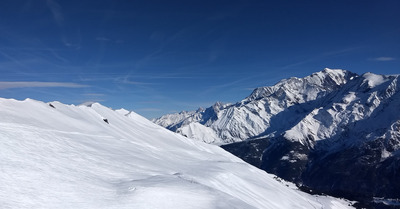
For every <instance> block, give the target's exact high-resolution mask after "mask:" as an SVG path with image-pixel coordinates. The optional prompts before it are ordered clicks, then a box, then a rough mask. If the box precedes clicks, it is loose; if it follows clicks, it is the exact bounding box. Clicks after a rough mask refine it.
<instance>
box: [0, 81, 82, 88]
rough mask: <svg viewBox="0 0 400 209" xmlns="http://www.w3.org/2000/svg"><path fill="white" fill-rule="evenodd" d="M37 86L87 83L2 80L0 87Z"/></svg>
mask: <svg viewBox="0 0 400 209" xmlns="http://www.w3.org/2000/svg"><path fill="white" fill-rule="evenodd" d="M36 87H64V88H84V87H89V86H87V85H82V84H77V83H64V82H38V81H29V82H26V81H20V82H18V81H17V82H8V81H0V89H13V88H36Z"/></svg>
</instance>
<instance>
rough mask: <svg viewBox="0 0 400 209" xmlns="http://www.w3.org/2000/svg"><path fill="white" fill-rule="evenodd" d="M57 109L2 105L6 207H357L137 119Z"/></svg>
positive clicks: (1, 195)
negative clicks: (288, 182) (292, 184)
mask: <svg viewBox="0 0 400 209" xmlns="http://www.w3.org/2000/svg"><path fill="white" fill-rule="evenodd" d="M51 104H52V105H53V106H54V107H55V108H53V107H50V106H49V104H46V103H42V102H38V101H34V100H29V99H28V100H25V101H16V100H8V99H0V205H1V208H135V209H140V208H145V209H152V208H174V209H179V208H184V209H190V208H204V209H210V208H246V209H249V208H271V209H272V208H273V209H277V208H350V207H349V206H347V205H348V203H347V202H345V201H342V200H338V199H334V198H330V197H316V196H311V195H308V194H305V193H303V192H300V191H298V190H296V189H293V188H291V187H287V186H285V185H284V184H282V183H280V182H278V181H276V180H274V179H273V176H272V175H269V174H267V173H265V172H263V171H260V170H258V169H257V168H255V167H252V166H250V165H248V164H246V163H244V162H243V161H242V160H240V159H238V158H236V157H234V156H232V155H231V154H228V153H227V152H225V151H223V150H222V149H221V148H219V147H217V146H213V145H208V144H204V143H201V142H196V141H193V140H190V139H187V138H185V137H182V136H180V135H178V134H175V133H172V132H170V131H167V130H166V129H164V128H162V127H159V126H157V125H155V124H153V123H152V122H150V121H148V120H147V119H145V118H143V117H141V116H139V115H137V114H135V113H133V112H128V111H126V110H117V111H114V110H111V109H109V108H107V107H104V106H101V105H100V104H97V103H94V104H92V105H91V106H90V107H87V106H73V105H72V106H71V105H64V104H61V103H58V102H53V103H51ZM103 119H107V120H108V122H109V123H106V122H104V120H103Z"/></svg>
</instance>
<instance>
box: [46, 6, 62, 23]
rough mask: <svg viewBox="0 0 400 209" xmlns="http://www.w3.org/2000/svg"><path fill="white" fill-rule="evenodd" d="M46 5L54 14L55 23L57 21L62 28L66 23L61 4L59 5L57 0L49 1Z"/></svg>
mask: <svg viewBox="0 0 400 209" xmlns="http://www.w3.org/2000/svg"><path fill="white" fill-rule="evenodd" d="M46 3H47V6H48V7H49V9H50V11H51V13H52V14H53V18H54V21H56V23H57V25H58V26H60V27H61V26H62V25H63V22H64V15H63V13H62V12H61V6H60V4H58V3H57V2H56V1H55V0H47V1H46Z"/></svg>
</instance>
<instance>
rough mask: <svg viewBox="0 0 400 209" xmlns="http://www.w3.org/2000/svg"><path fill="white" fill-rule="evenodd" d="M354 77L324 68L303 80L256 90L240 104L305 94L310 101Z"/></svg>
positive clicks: (286, 80) (352, 74) (346, 72)
mask: <svg viewBox="0 0 400 209" xmlns="http://www.w3.org/2000/svg"><path fill="white" fill-rule="evenodd" d="M354 76H357V75H356V74H354V73H351V72H349V71H346V70H340V69H329V68H325V69H324V70H322V71H320V72H316V73H313V74H312V75H310V76H307V77H304V78H297V77H292V78H289V79H283V80H281V81H279V82H278V83H277V84H275V85H273V86H269V87H259V88H256V89H255V90H254V91H253V92H252V93H251V94H250V96H248V97H247V98H246V99H244V100H243V101H242V103H246V102H250V101H253V100H258V99H262V98H265V97H271V96H272V97H275V98H277V99H281V100H282V99H286V98H287V96H288V95H295V94H307V95H308V96H311V98H310V99H315V97H316V95H315V94H318V93H319V92H320V91H325V90H331V89H335V88H337V87H338V86H341V85H343V84H345V83H346V82H347V81H348V80H350V78H351V77H354ZM312 94H314V95H312ZM306 100H309V99H307V98H306Z"/></svg>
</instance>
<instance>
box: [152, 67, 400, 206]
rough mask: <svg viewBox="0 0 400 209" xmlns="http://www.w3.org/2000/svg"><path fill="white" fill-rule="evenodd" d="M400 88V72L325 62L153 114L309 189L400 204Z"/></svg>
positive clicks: (369, 201) (367, 201)
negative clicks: (203, 104) (243, 91)
mask: <svg viewBox="0 0 400 209" xmlns="http://www.w3.org/2000/svg"><path fill="white" fill-rule="evenodd" d="M399 91H400V81H399V75H377V74H373V73H365V74H362V75H357V74H355V73H352V72H350V71H346V70H340V69H324V70H323V71H320V72H316V73H313V74H312V75H310V76H307V77H304V78H295V77H292V78H289V79H285V80H282V81H280V82H278V83H277V84H275V85H273V86H268V87H260V88H256V89H255V90H254V91H253V92H252V93H251V94H250V95H249V96H248V97H247V98H245V99H243V100H242V101H240V102H237V103H235V104H222V103H219V102H218V103H216V104H215V105H213V106H212V107H209V108H206V109H202V108H200V109H198V110H197V111H192V112H181V113H177V114H169V115H165V116H162V117H160V118H158V119H154V120H153V122H155V123H157V124H159V125H162V126H164V127H166V128H168V129H170V130H172V131H175V132H177V133H180V134H182V135H184V136H187V137H189V138H193V139H196V140H199V141H204V142H207V143H211V144H217V145H221V146H222V147H223V148H224V149H226V150H228V151H230V152H231V153H233V154H235V155H236V156H238V157H240V158H242V159H244V160H245V161H247V162H249V163H251V164H253V165H255V166H257V167H259V168H261V169H263V170H265V171H267V172H269V173H273V174H276V175H277V176H279V177H281V178H283V179H285V180H288V181H291V182H294V183H296V184H297V185H299V186H300V187H302V188H303V189H304V190H306V191H309V192H314V193H325V194H330V195H334V196H339V197H346V198H349V199H355V200H359V201H361V202H362V203H363V204H365V207H379V206H376V205H377V204H375V203H376V202H380V203H381V202H382V201H380V200H382V198H383V199H384V200H387V202H391V204H392V205H393V204H394V205H396V204H398V205H400V204H399V202H398V201H397V202H396V201H393V200H396V199H399V198H400V193H399V192H398V191H400V161H399V159H400V151H399V150H400V93H399ZM387 202H386V203H387ZM387 204H388V203H387ZM360 207H361V206H360Z"/></svg>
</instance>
